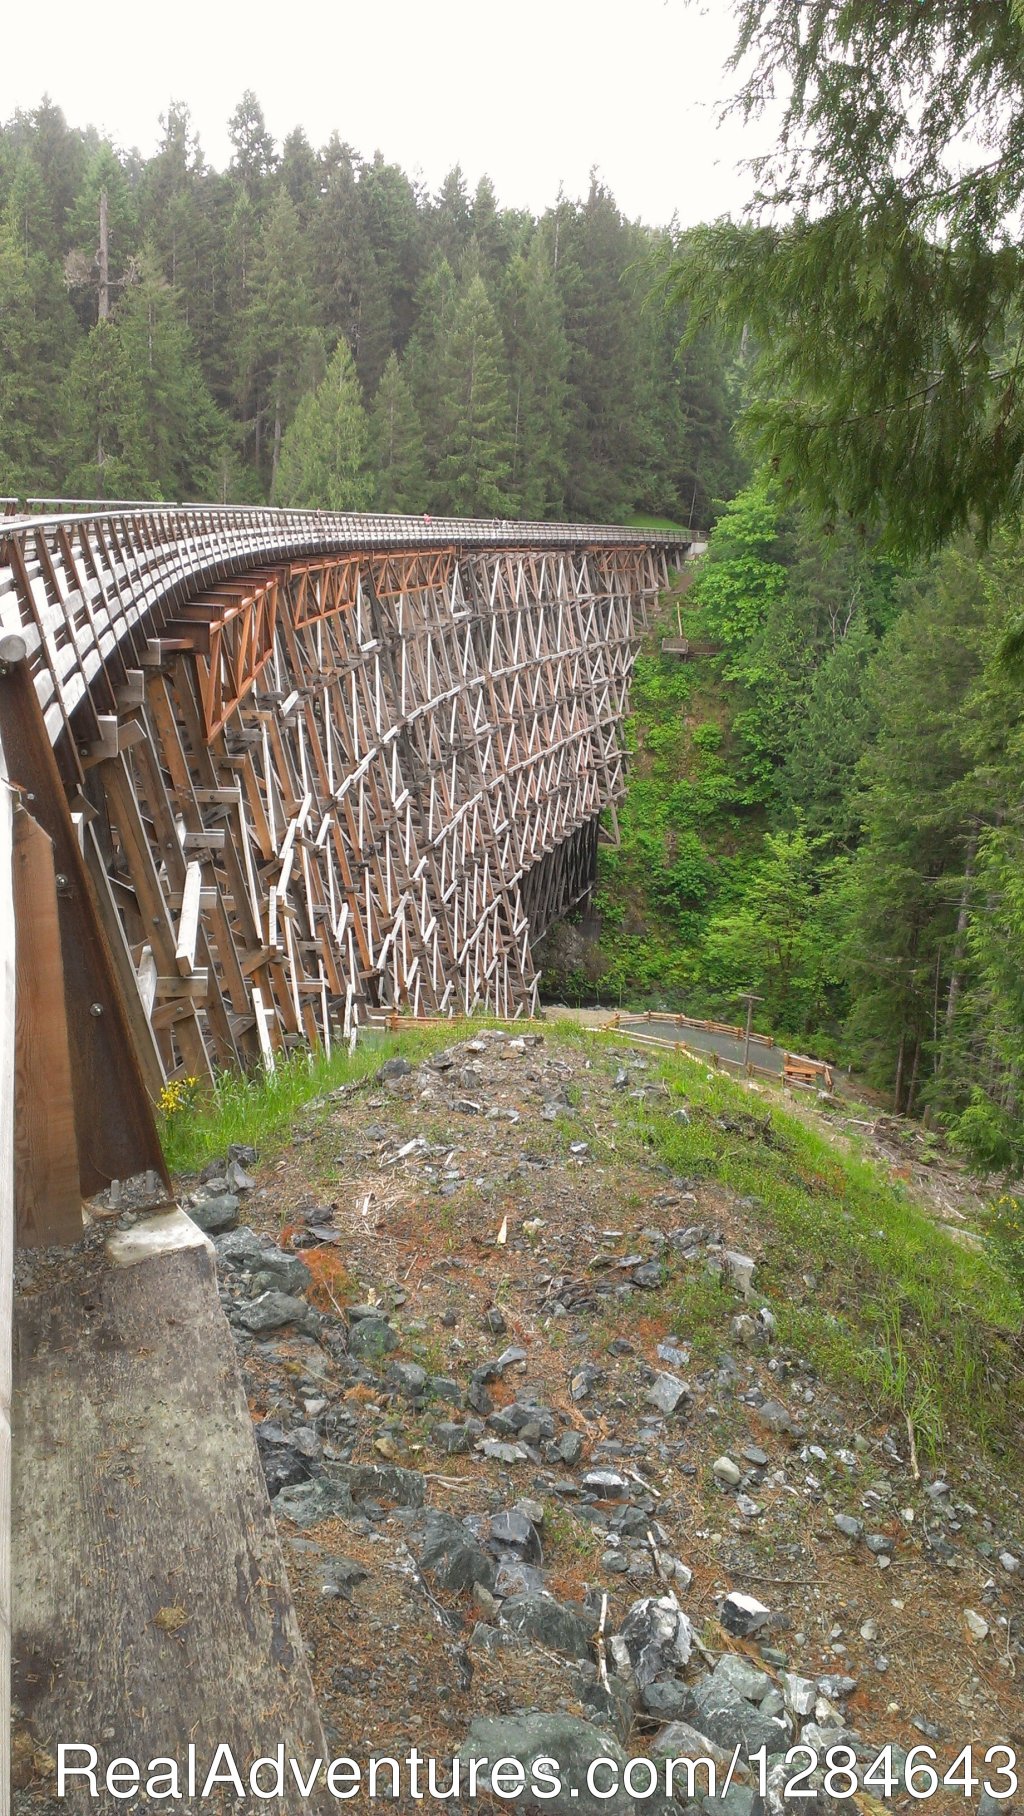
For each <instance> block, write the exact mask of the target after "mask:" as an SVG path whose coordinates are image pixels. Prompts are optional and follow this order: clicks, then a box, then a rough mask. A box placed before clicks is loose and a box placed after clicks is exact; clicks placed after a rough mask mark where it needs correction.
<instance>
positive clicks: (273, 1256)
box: [249, 1249, 313, 1293]
mask: <svg viewBox="0 0 1024 1816" xmlns="http://www.w3.org/2000/svg"><path fill="white" fill-rule="evenodd" d="M312 1278H313V1276H312V1274H311V1273H310V1271H309V1269H308V1267H307V1266H306V1263H305V1262H304V1261H300V1260H299V1257H298V1255H282V1254H281V1252H280V1250H274V1249H270V1250H269V1251H266V1250H265V1251H264V1252H263V1253H262V1254H261V1256H260V1258H259V1260H258V1261H257V1262H255V1263H254V1264H253V1266H252V1267H251V1268H250V1269H249V1279H250V1285H251V1288H252V1291H253V1292H254V1293H266V1292H273V1291H275V1290H276V1291H277V1292H280V1293H304V1292H305V1291H306V1289H307V1288H308V1286H309V1284H310V1281H311V1280H312Z"/></svg>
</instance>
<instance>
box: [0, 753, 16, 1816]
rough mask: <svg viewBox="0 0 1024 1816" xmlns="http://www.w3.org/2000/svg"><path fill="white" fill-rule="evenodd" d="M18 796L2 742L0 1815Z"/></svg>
mask: <svg viewBox="0 0 1024 1816" xmlns="http://www.w3.org/2000/svg"><path fill="white" fill-rule="evenodd" d="M13 867H14V795H13V792H12V790H11V787H10V785H9V781H8V777H7V770H6V766H5V763H4V751H3V743H2V741H0V1816H8V1812H9V1811H10V1807H11V1373H12V1356H11V1332H12V1325H13V1320H14V1013H15V1006H14V1005H15V943H14V876H13Z"/></svg>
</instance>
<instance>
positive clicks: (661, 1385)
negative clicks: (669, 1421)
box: [644, 1374, 690, 1418]
mask: <svg viewBox="0 0 1024 1816" xmlns="http://www.w3.org/2000/svg"><path fill="white" fill-rule="evenodd" d="M689 1392H690V1389H689V1387H688V1385H687V1383H686V1382H685V1381H680V1380H679V1378H678V1376H676V1375H667V1374H662V1375H655V1377H654V1380H653V1381H652V1382H651V1385H650V1387H649V1388H648V1389H647V1392H646V1393H645V1395H644V1399H645V1400H646V1401H647V1403H648V1405H649V1406H655V1407H657V1409H658V1411H659V1412H661V1413H664V1414H665V1416H666V1418H667V1417H668V1416H669V1415H670V1414H671V1413H674V1412H675V1410H676V1407H677V1406H678V1405H679V1403H680V1401H681V1400H685V1399H686V1398H687V1396H688V1394H689Z"/></svg>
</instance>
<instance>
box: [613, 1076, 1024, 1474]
mask: <svg viewBox="0 0 1024 1816" xmlns="http://www.w3.org/2000/svg"><path fill="white" fill-rule="evenodd" d="M654 1071H655V1075H656V1076H658V1075H660V1077H662V1078H663V1079H664V1080H665V1082H666V1084H667V1085H668V1087H669V1097H668V1098H667V1099H665V1100H664V1109H662V1108H661V1107H660V1106H658V1105H653V1106H652V1105H650V1104H645V1105H642V1106H633V1105H630V1106H629V1107H628V1110H627V1113H626V1127H625V1130H624V1134H625V1135H626V1137H627V1139H631V1140H632V1143H633V1144H634V1146H635V1149H636V1151H637V1153H638V1157H639V1155H640V1154H643V1155H646V1156H647V1157H648V1159H657V1160H658V1161H659V1162H661V1163H662V1164H663V1165H664V1166H666V1167H668V1168H669V1169H670V1171H671V1172H672V1173H674V1174H681V1175H686V1176H688V1177H690V1178H695V1179H702V1178H703V1179H707V1180H709V1181H714V1182H716V1183H719V1184H721V1185H723V1186H725V1187H727V1188H729V1189H730V1190H731V1191H732V1192H734V1193H735V1194H737V1196H738V1197H740V1198H746V1199H749V1200H751V1201H752V1202H751V1206H750V1218H751V1221H752V1222H754V1223H755V1224H756V1225H757V1228H758V1231H759V1234H760V1237H761V1242H762V1245H763V1257H762V1260H761V1262H760V1264H759V1266H758V1271H757V1277H756V1287H757V1290H758V1293H759V1295H763V1297H764V1299H765V1301H766V1302H767V1303H768V1304H769V1305H770V1306H771V1308H772V1310H773V1311H774V1312H775V1315H776V1318H777V1320H778V1330H779V1338H780V1341H781V1342H782V1343H784V1344H786V1345H790V1346H792V1347H793V1348H794V1349H796V1350H798V1351H799V1352H800V1353H802V1354H803V1355H805V1356H807V1357H808V1359H809V1360H810V1361H811V1362H812V1363H814V1365H815V1366H816V1367H818V1368H819V1369H820V1370H821V1372H822V1373H823V1374H826V1375H829V1376H831V1377H832V1378H836V1377H838V1378H840V1379H843V1378H845V1379H848V1380H850V1381H852V1382H855V1383H856V1384H857V1385H858V1386H859V1387H860V1388H861V1389H862V1390H863V1392H864V1394H865V1397H866V1398H867V1400H868V1402H869V1404H870V1405H872V1406H873V1407H874V1408H875V1409H877V1410H878V1411H879V1412H883V1411H884V1413H885V1414H886V1415H887V1416H891V1415H892V1414H893V1413H894V1412H896V1413H901V1414H905V1415H909V1417H910V1419H911V1421H912V1423H913V1425H914V1429H915V1435H916V1439H917V1443H918V1446H919V1448H920V1449H921V1452H922V1455H923V1456H933V1457H934V1456H935V1455H936V1454H937V1453H938V1452H939V1450H940V1449H941V1448H942V1446H943V1445H944V1444H945V1443H946V1442H947V1441H948V1439H949V1438H950V1437H952V1436H954V1435H956V1436H961V1437H962V1436H964V1435H966V1433H970V1434H971V1435H972V1436H973V1438H974V1439H976V1440H977V1441H978V1442H979V1443H980V1444H982V1445H983V1446H984V1447H985V1448H986V1449H989V1450H991V1451H992V1452H993V1453H996V1454H998V1455H1000V1457H1001V1458H1002V1459H1004V1460H1006V1459H1008V1458H1009V1456H1010V1455H1011V1454H1012V1453H1013V1452H1014V1449H1015V1437H1014V1433H1015V1431H1019V1427H1020V1418H1021V1414H1022V1412H1024V1370H1022V1353H1021V1348H1020V1344H1019V1341H1018V1340H1017V1339H1018V1333H1019V1331H1020V1328H1021V1322H1022V1317H1024V1305H1022V1301H1021V1297H1020V1295H1019V1293H1018V1290H1017V1288H1016V1285H1015V1283H1014V1282H1013V1280H1012V1279H1011V1277H1010V1275H1009V1274H1008V1273H1007V1272H1006V1270H1004V1269H1003V1268H1001V1267H1000V1266H999V1264H998V1261H997V1259H996V1258H994V1257H993V1256H992V1255H991V1254H990V1253H986V1252H984V1251H976V1250H972V1249H967V1248H963V1247H961V1246H959V1245H958V1244H957V1243H955V1242H954V1241H952V1239H951V1238H950V1237H949V1236H947V1235H946V1233H945V1232H944V1231H943V1230H942V1229H940V1228H939V1227H938V1226H937V1225H936V1223H935V1222H934V1221H933V1220H932V1219H931V1218H930V1217H928V1216H927V1215H926V1214H925V1212H924V1211H922V1210H920V1209H919V1208H918V1207H917V1206H916V1205H915V1204H914V1203H913V1201H912V1200H911V1199H910V1198H909V1196H908V1195H907V1194H906V1193H905V1192H904V1191H903V1190H902V1189H901V1188H900V1187H899V1186H898V1185H897V1184H894V1183H892V1182H890V1181H889V1180H888V1179H887V1178H886V1176H885V1174H884V1173H883V1172H882V1170H881V1169H880V1168H879V1167H878V1165H877V1164H876V1163H874V1162H873V1161H868V1160H865V1159H861V1158H859V1157H857V1156H847V1155H842V1154H837V1152H836V1151H835V1149H833V1148H832V1147H830V1146H829V1144H828V1142H827V1140H826V1139H825V1138H824V1136H822V1135H820V1134H818V1133H817V1132H816V1131H815V1130H814V1129H813V1128H810V1127H808V1126H807V1125H806V1124H805V1123H804V1122H803V1121H801V1120H799V1119H798V1118H796V1117H794V1116H790V1115H787V1113H786V1112H785V1111H784V1110H781V1109H777V1108H774V1107H772V1106H771V1105H770V1104H769V1103H768V1102H767V1101H766V1099H765V1098H764V1097H752V1096H751V1095H750V1094H749V1093H748V1092H746V1091H745V1090H743V1089H742V1087H740V1086H738V1085H736V1084H734V1083H732V1082H731V1081H730V1080H728V1079H725V1078H722V1077H719V1076H716V1077H714V1078H709V1077H708V1075H707V1073H706V1071H705V1069H704V1067H703V1066H701V1065H699V1064H697V1063H693V1062H689V1061H687V1060H685V1059H684V1058H682V1056H679V1057H669V1056H666V1057H665V1059H664V1061H663V1062H661V1063H660V1064H659V1065H658V1066H657V1067H655V1068H654ZM684 1102H685V1103H686V1105H687V1106H688V1107H689V1110H690V1120H689V1122H679V1121H675V1120H673V1119H672V1116H671V1112H672V1111H673V1110H674V1109H678V1108H679V1106H680V1104H681V1103H684ZM809 1274H810V1275H813V1277H814V1280H813V1285H811V1286H808V1285H807V1283H806V1281H805V1276H806V1275H809ZM676 1290H677V1291H678V1293H679V1301H680V1302H679V1306H678V1317H677V1319H676V1323H677V1327H678V1329H679V1331H680V1335H681V1336H683V1337H686V1338H689V1340H691V1341H696V1342H698V1343H699V1342H700V1340H701V1338H702V1337H705V1336H706V1334H708V1329H709V1327H710V1325H711V1324H712V1323H713V1322H714V1320H715V1310H714V1306H713V1304H712V1303H711V1296H710V1295H708V1294H706V1293H703V1292H701V1291H698V1290H695V1286H694V1283H692V1282H687V1283H684V1284H683V1285H682V1286H681V1287H680V1288H679V1289H676Z"/></svg>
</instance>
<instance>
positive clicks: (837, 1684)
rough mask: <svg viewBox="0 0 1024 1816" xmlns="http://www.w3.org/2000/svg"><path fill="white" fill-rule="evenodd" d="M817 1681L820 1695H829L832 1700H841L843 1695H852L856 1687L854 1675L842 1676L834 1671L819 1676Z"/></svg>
mask: <svg viewBox="0 0 1024 1816" xmlns="http://www.w3.org/2000/svg"><path fill="white" fill-rule="evenodd" d="M817 1682H818V1689H819V1690H820V1691H821V1694H822V1696H827V1697H829V1698H830V1699H831V1701H832V1702H841V1701H842V1699H843V1697H844V1696H852V1695H853V1692H854V1691H855V1690H856V1688H857V1679H856V1678H855V1677H842V1676H839V1675H838V1674H837V1673H836V1672H831V1673H830V1674H829V1676H827V1677H819V1678H818V1680H817Z"/></svg>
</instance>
